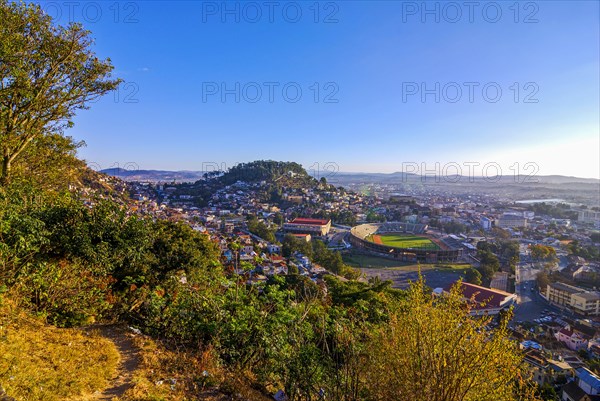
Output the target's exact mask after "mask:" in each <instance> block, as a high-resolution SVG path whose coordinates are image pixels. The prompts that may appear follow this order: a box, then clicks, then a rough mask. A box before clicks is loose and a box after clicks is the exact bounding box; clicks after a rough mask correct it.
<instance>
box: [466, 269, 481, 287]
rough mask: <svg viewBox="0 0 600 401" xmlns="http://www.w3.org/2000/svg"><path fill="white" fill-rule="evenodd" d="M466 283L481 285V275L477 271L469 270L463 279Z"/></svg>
mask: <svg viewBox="0 0 600 401" xmlns="http://www.w3.org/2000/svg"><path fill="white" fill-rule="evenodd" d="M465 280H467V282H468V283H471V284H475V285H481V273H480V272H479V271H478V270H477V269H472V268H471V269H469V270H467V275H466V277H465Z"/></svg>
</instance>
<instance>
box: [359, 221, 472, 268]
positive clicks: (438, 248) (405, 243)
mask: <svg viewBox="0 0 600 401" xmlns="http://www.w3.org/2000/svg"><path fill="white" fill-rule="evenodd" d="M426 229H427V226H426V225H424V224H410V223H399V222H389V223H377V224H361V225H358V226H355V227H352V229H350V239H349V240H350V244H351V245H352V246H353V247H354V248H355V249H356V250H358V251H362V252H365V253H369V254H373V255H377V256H383V257H386V258H390V259H396V260H399V261H402V262H413V263H416V262H419V263H451V262H457V261H458V260H459V259H460V257H461V255H462V249H460V248H458V247H455V246H453V245H452V244H451V242H450V241H445V239H444V238H437V237H436V236H433V235H429V234H427V233H426Z"/></svg>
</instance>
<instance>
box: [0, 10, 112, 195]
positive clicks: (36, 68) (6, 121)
mask: <svg viewBox="0 0 600 401" xmlns="http://www.w3.org/2000/svg"><path fill="white" fill-rule="evenodd" d="M0 21H2V25H0V104H1V105H2V107H1V108H0V127H1V128H0V152H1V154H0V157H1V161H2V163H1V169H2V171H1V174H0V185H2V186H5V185H6V184H7V183H8V181H9V179H10V177H11V170H12V165H13V162H14V161H15V160H16V159H17V157H19V156H20V155H21V154H22V153H23V152H24V150H25V149H27V147H28V146H30V145H31V143H32V141H34V140H35V139H36V138H40V137H43V136H49V135H53V134H62V133H63V132H64V130H65V129H66V128H69V127H71V126H72V125H73V121H72V120H73V117H74V116H75V112H76V111H77V110H79V109H86V108H88V104H89V102H91V101H93V100H95V99H97V98H99V97H100V96H102V95H104V94H106V93H108V92H109V91H111V90H114V89H115V88H116V87H117V86H118V84H119V83H120V81H119V80H113V79H111V75H110V72H111V71H112V69H113V66H112V65H111V63H110V60H108V59H107V60H100V59H98V57H96V55H95V54H94V53H93V52H92V50H91V46H92V38H91V37H90V32H89V31H86V30H84V29H83V28H82V26H81V25H79V24H74V23H72V24H70V25H69V26H67V27H62V26H55V25H54V24H53V21H52V18H51V17H50V16H48V15H47V14H45V13H44V12H43V11H42V9H41V7H40V6H39V5H33V4H26V3H21V2H19V3H17V2H10V1H8V0H0Z"/></svg>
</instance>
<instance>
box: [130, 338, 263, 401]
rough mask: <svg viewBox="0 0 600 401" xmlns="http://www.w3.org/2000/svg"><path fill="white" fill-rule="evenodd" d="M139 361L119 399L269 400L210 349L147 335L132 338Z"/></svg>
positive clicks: (133, 400)
mask: <svg viewBox="0 0 600 401" xmlns="http://www.w3.org/2000/svg"><path fill="white" fill-rule="evenodd" d="M134 343H135V345H136V347H137V348H138V349H139V353H140V358H141V364H140V366H139V368H138V369H137V370H136V371H135V372H134V376H133V384H134V385H133V387H132V388H131V389H129V390H127V392H126V393H125V394H124V395H123V397H121V398H120V399H119V400H120V401H186V400H206V401H225V400H252V401H254V400H256V401H262V400H265V401H266V400H270V399H269V398H267V397H265V396H263V395H262V394H261V393H259V392H258V391H256V390H254V389H252V388H251V387H250V386H249V385H248V384H247V383H245V382H244V381H243V380H241V379H239V378H238V376H236V375H232V374H230V373H228V372H227V371H226V370H225V369H224V368H223V367H221V366H220V365H219V363H218V358H217V357H216V355H215V352H213V351H212V350H211V349H208V350H204V351H198V352H192V351H190V350H189V349H188V350H185V351H184V350H182V351H177V350H172V349H168V348H167V347H165V346H164V345H162V344H161V343H159V342H156V341H154V340H152V339H151V338H149V337H147V336H142V335H139V336H136V337H135V339H134Z"/></svg>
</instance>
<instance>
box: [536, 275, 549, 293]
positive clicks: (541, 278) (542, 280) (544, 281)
mask: <svg viewBox="0 0 600 401" xmlns="http://www.w3.org/2000/svg"><path fill="white" fill-rule="evenodd" d="M536 281H537V285H538V287H539V288H540V291H545V290H546V287H547V286H548V284H550V277H548V273H546V272H539V273H538V274H537V277H536Z"/></svg>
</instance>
